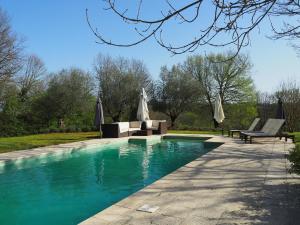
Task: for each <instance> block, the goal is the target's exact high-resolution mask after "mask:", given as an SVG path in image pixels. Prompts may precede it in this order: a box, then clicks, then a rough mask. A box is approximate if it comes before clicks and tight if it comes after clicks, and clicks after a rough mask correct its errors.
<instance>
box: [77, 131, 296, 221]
mask: <svg viewBox="0 0 300 225" xmlns="http://www.w3.org/2000/svg"><path fill="white" fill-rule="evenodd" d="M194 136H197V135H194ZM205 136H206V135H205ZM208 141H209V142H224V144H223V145H221V146H220V147H218V148H216V149H215V150H213V151H211V152H209V153H208V154H206V155H204V156H202V157H200V158H198V159H196V160H194V161H192V162H190V163H188V164H187V165H185V166H183V167H181V168H179V169H178V170H176V171H174V172H173V173H171V174H169V175H167V176H165V177H163V178H162V179H160V180H158V181H156V182H154V183H153V184H151V185H149V186H147V187H145V188H144V189H142V190H140V191H139V192H137V193H135V194H133V195H131V196H129V197H128V198H125V199H123V200H121V201H120V202H118V203H116V204H115V205H113V206H111V207H109V208H107V209H105V210H103V211H102V212H100V213H98V214H96V215H94V216H92V217H91V218H89V219H87V220H85V221H83V222H82V223H81V225H90V224H101V225H117V224H118V225H122V224H130V225H143V224H157V225H159V224H162V225H168V224H170V225H175V224H179V225H193V224H195V225H196V224H197V225H201V224H205V225H210V224H214V225H215V224H218V225H219V224H278V225H279V224H280V225H281V224H299V221H300V197H299V196H300V195H299V193H300V179H299V176H295V175H290V174H288V173H287V168H288V166H289V165H288V162H287V160H286V159H285V154H286V153H287V151H288V150H289V149H290V148H292V147H293V146H294V145H293V144H292V143H290V142H288V143H285V142H283V141H279V140H277V139H260V140H259V141H256V140H255V142H254V143H253V144H244V143H242V142H241V141H239V140H237V139H230V138H226V137H221V136H215V137H213V138H212V139H209V140H208ZM144 204H150V205H155V206H159V207H160V208H159V209H158V210H157V211H156V212H154V213H147V212H140V211H137V210H136V209H137V208H139V207H141V206H142V205H144Z"/></svg>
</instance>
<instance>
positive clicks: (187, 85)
mask: <svg viewBox="0 0 300 225" xmlns="http://www.w3.org/2000/svg"><path fill="white" fill-rule="evenodd" d="M154 93H155V94H154V99H153V101H152V104H153V109H154V110H157V111H161V112H163V113H164V114H166V115H167V116H168V117H169V118H170V120H171V127H174V125H175V121H176V119H177V118H178V116H180V115H181V114H182V113H183V112H186V111H188V110H189V109H190V108H191V105H192V104H193V103H196V102H197V100H198V99H199V88H198V86H197V84H196V83H195V81H194V79H193V77H192V76H191V74H189V73H186V72H185V71H184V70H183V69H182V66H181V65H174V66H173V67H172V68H171V69H168V68H167V67H166V66H164V67H162V68H161V72H160V80H159V81H158V82H157V83H156V85H155V92H154Z"/></svg>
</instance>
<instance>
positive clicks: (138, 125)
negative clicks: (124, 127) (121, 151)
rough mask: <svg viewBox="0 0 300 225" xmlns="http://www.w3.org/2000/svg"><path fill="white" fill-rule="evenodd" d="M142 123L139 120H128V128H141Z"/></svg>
mask: <svg viewBox="0 0 300 225" xmlns="http://www.w3.org/2000/svg"><path fill="white" fill-rule="evenodd" d="M141 125H142V123H141V122H140V121H131V122H129V128H139V129H141Z"/></svg>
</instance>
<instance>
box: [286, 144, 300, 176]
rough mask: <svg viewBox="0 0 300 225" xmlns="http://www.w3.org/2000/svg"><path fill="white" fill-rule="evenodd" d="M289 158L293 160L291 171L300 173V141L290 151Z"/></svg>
mask: <svg viewBox="0 0 300 225" xmlns="http://www.w3.org/2000/svg"><path fill="white" fill-rule="evenodd" d="M288 159H289V160H290V162H291V168H290V169H289V172H290V173H297V174H300V143H298V144H297V145H296V147H295V148H294V149H293V150H292V151H290V153H289V155H288Z"/></svg>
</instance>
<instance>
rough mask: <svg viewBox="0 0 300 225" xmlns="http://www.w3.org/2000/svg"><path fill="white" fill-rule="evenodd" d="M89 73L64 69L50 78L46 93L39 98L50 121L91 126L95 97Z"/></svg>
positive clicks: (43, 112)
mask: <svg viewBox="0 0 300 225" xmlns="http://www.w3.org/2000/svg"><path fill="white" fill-rule="evenodd" d="M93 88H94V87H93V82H92V78H91V76H90V74H89V73H86V72H84V71H82V70H80V69H74V68H73V69H69V70H62V71H60V72H59V73H57V74H53V76H52V77H51V78H50V81H49V84H48V89H47V91H46V94H45V95H44V96H43V97H42V98H41V99H40V100H39V103H40V105H41V106H43V108H42V109H41V110H42V111H41V112H40V113H42V114H44V115H45V116H46V117H47V119H48V123H51V122H52V121H54V122H55V123H57V124H58V125H59V124H60V123H61V121H64V123H66V125H75V126H80V125H81V124H82V123H86V125H89V126H91V125H92V123H93V121H92V115H91V113H92V112H94V104H95V97H94V96H93Z"/></svg>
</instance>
